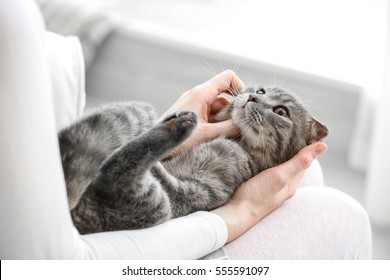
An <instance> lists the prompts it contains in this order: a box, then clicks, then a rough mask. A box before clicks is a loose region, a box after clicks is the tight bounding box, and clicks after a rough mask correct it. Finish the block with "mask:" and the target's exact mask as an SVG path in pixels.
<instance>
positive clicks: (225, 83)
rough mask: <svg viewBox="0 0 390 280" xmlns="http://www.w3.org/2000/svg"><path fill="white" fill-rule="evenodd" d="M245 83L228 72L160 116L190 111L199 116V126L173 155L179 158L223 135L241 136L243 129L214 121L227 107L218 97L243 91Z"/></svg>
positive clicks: (185, 96) (196, 90) (192, 92)
mask: <svg viewBox="0 0 390 280" xmlns="http://www.w3.org/2000/svg"><path fill="white" fill-rule="evenodd" d="M244 87H245V85H244V83H243V82H242V81H241V80H240V78H238V76H237V75H236V74H235V73H234V72H233V71H231V70H226V71H224V72H222V73H220V74H218V75H216V76H214V77H213V78H212V79H210V80H208V81H207V82H205V83H203V84H201V85H198V86H196V87H194V88H192V89H191V90H189V91H186V92H185V93H183V94H182V95H181V96H180V98H179V99H178V100H177V101H176V103H175V104H173V106H172V107H171V108H169V109H168V111H167V112H166V113H165V114H164V115H163V116H161V117H160V119H159V121H161V120H163V119H164V118H165V116H168V115H170V114H172V113H174V112H176V111H178V110H189V111H192V112H194V113H196V114H197V116H198V126H197V127H196V129H195V130H194V132H193V133H192V135H191V137H190V138H188V139H187V140H186V141H185V142H184V143H182V144H181V145H180V146H179V147H177V148H176V149H175V150H174V151H173V152H172V153H171V156H175V155H177V154H178V153H179V152H183V151H185V150H188V149H190V148H192V147H193V146H195V145H197V144H200V143H203V142H206V141H209V140H212V139H214V138H216V137H218V136H221V135H224V136H227V137H234V136H237V135H238V134H239V133H240V129H239V128H238V127H237V126H236V125H235V123H234V122H233V121H232V120H231V119H229V120H226V121H223V122H215V123H213V121H214V116H215V115H216V114H217V113H218V112H219V111H220V110H221V109H222V108H223V107H224V106H225V105H227V103H226V102H223V100H224V99H221V98H218V95H219V94H220V93H228V94H232V93H234V92H238V91H239V90H240V89H242V88H244Z"/></svg>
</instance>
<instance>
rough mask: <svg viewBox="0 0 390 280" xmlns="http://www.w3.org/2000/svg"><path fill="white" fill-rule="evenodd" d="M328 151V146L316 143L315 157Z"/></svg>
mask: <svg viewBox="0 0 390 280" xmlns="http://www.w3.org/2000/svg"><path fill="white" fill-rule="evenodd" d="M327 149H328V146H327V145H326V144H325V143H318V144H317V145H316V147H315V150H314V151H315V153H316V156H319V155H320V154H322V153H323V152H325V151H326V150H327Z"/></svg>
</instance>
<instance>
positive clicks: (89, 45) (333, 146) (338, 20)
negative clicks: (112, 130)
mask: <svg viewBox="0 0 390 280" xmlns="http://www.w3.org/2000/svg"><path fill="white" fill-rule="evenodd" d="M36 1H37V2H38V3H39V4H40V6H41V9H42V12H43V14H44V17H45V20H46V25H47V28H48V29H49V30H51V31H54V32H58V33H61V34H65V35H76V36H78V37H79V38H80V40H81V42H82V44H83V48H84V50H85V55H86V63H87V69H86V70H87V80H86V87H87V105H88V106H89V107H94V106H97V105H99V104H101V103H104V102H109V101H113V100H124V99H133V100H143V101H147V102H150V103H153V104H155V105H156V107H157V108H158V111H159V112H160V113H163V112H164V110H166V109H167V108H168V107H169V106H170V105H171V104H172V103H173V102H174V101H175V100H176V99H177V98H178V96H179V95H180V94H181V93H182V92H184V91H186V90H188V89H190V88H192V87H193V86H195V85H197V84H199V83H201V82H204V81H206V80H207V79H209V78H210V77H212V76H213V75H215V74H216V73H218V72H221V71H222V70H225V69H228V68H229V69H233V70H235V71H236V72H237V74H238V75H239V76H240V77H241V79H242V80H243V81H244V82H245V83H246V84H263V85H267V84H277V85H282V86H284V87H286V88H289V89H291V90H293V91H294V92H296V93H297V94H298V95H300V96H301V97H302V98H303V100H304V101H306V102H307V104H308V106H309V110H310V111H312V112H313V114H314V115H315V116H317V118H318V119H320V120H321V121H322V122H324V123H325V124H326V125H327V126H328V128H329V129H330V136H329V137H328V138H326V141H325V142H326V143H327V144H328V146H329V150H328V152H327V154H326V155H324V156H323V157H322V158H321V160H320V161H321V163H322V166H323V169H324V173H325V180H326V184H327V185H329V186H332V187H335V188H338V189H340V190H342V191H344V192H346V193H348V194H349V195H351V196H352V197H354V198H355V199H357V200H358V201H359V202H360V203H361V204H362V205H363V206H364V207H366V209H367V210H368V212H369V214H370V218H371V222H372V227H373V242H374V244H373V245H374V252H373V254H374V255H373V257H374V258H375V259H390V183H389V180H388V179H387V176H386V177H385V174H386V171H387V170H385V169H386V168H387V165H386V163H387V160H388V158H390V154H389V153H390V152H389V150H390V149H389V148H388V146H387V145H386V143H385V142H384V141H385V139H388V138H389V136H390V135H389V132H388V131H389V129H388V128H389V125H388V122H390V113H388V112H387V106H389V105H390V100H389V99H390V82H389V80H390V77H389V75H390V50H389V49H390V35H389V32H390V23H389V22H390V5H389V4H388V1H386V0H355V1H353V0H327V1H324V0H318V1H309V0H296V1H288V0H241V1H238V0H237V1H234V0H165V1H161V0H143V1H141V0H77V1H76V0H67V1H65V0H36ZM386 61H387V64H386V63H385V62H386ZM386 78H387V79H386ZM373 135H374V136H373ZM389 171H390V170H389Z"/></svg>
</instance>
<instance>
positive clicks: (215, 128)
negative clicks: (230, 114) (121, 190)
mask: <svg viewBox="0 0 390 280" xmlns="http://www.w3.org/2000/svg"><path fill="white" fill-rule="evenodd" d="M209 125H210V127H209V131H208V136H209V138H210V139H214V138H216V137H218V136H221V135H223V136H226V137H234V136H237V135H239V134H240V132H241V130H240V129H239V128H238V127H237V125H236V124H235V123H234V122H233V120H231V119H229V120H226V121H222V122H216V123H211V124H209Z"/></svg>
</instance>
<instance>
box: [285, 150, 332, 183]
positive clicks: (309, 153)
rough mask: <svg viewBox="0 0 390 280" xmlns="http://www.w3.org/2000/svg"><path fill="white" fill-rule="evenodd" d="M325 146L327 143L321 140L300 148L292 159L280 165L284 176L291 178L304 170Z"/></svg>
mask: <svg viewBox="0 0 390 280" xmlns="http://www.w3.org/2000/svg"><path fill="white" fill-rule="evenodd" d="M327 148H328V147H327V145H326V144H325V143H323V142H317V143H314V144H311V145H309V146H306V147H304V148H302V149H301V150H300V151H299V152H298V153H297V154H296V155H295V156H294V157H293V158H292V159H290V160H289V161H287V162H285V163H283V164H282V165H281V166H280V167H281V168H283V173H284V174H285V176H286V177H285V178H293V177H294V176H296V175H298V174H300V173H301V172H303V171H305V170H306V169H307V168H309V166H310V165H311V163H312V162H313V161H314V160H315V159H316V158H317V157H318V156H319V155H320V154H322V153H323V152H325V151H326V150H327Z"/></svg>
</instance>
